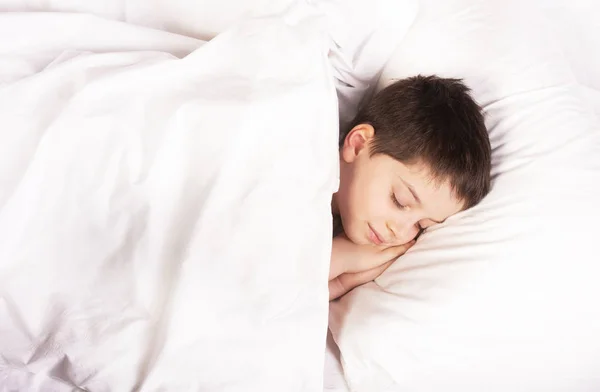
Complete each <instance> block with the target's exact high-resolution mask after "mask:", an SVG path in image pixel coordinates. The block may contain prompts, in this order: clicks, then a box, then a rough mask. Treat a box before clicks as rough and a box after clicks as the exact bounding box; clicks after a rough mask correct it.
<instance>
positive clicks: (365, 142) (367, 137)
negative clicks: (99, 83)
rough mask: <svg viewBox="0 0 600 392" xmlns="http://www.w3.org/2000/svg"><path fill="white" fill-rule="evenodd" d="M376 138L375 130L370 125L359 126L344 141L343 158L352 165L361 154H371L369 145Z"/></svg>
mask: <svg viewBox="0 0 600 392" xmlns="http://www.w3.org/2000/svg"><path fill="white" fill-rule="evenodd" d="M374 136H375V128H373V126H372V125H370V124H358V125H357V126H355V127H354V128H352V130H350V132H348V134H347V135H346V138H345V139H344V145H343V146H342V151H341V154H340V156H341V158H342V159H343V160H344V162H346V163H352V162H354V160H355V159H356V158H357V157H358V156H359V155H360V154H361V153H368V152H369V145H370V143H371V141H372V139H373V137H374Z"/></svg>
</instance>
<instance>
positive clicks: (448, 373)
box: [330, 0, 600, 392]
mask: <svg viewBox="0 0 600 392" xmlns="http://www.w3.org/2000/svg"><path fill="white" fill-rule="evenodd" d="M599 12H600V7H599V6H598V3H597V2H567V3H564V2H561V4H558V3H557V2H547V1H545V0H540V1H533V2H521V1H516V0H514V1H483V0H482V1H472V0H452V1H444V2H439V1H435V0H424V1H422V2H421V5H420V13H419V16H418V18H417V20H416V21H415V23H414V25H413V27H412V28H411V30H410V31H409V32H408V33H407V36H406V37H405V40H404V41H403V42H402V43H401V45H400V46H399V48H398V50H397V52H396V53H395V54H394V57H393V59H392V60H391V61H390V63H389V64H388V66H387V67H386V69H385V70H384V72H383V75H382V82H381V84H382V85H384V84H387V83H389V82H390V80H391V79H393V78H401V77H405V76H409V75H414V74H417V73H421V74H431V73H437V74H439V75H441V76H447V77H461V78H464V79H465V81H466V83H467V84H468V85H470V86H471V87H472V88H473V91H474V94H475V97H476V98H477V99H478V101H479V102H480V103H481V104H482V105H483V106H484V108H485V110H486V112H487V125H488V126H489V129H490V137H491V142H492V147H493V174H494V181H493V189H492V192H491V194H490V195H489V197H487V198H486V199H485V200H484V201H483V202H482V203H481V205H479V206H478V207H476V208H474V209H472V210H470V211H467V212H465V213H462V214H460V215H459V216H456V217H454V218H452V219H450V220H448V222H447V223H445V224H443V225H440V226H439V227H436V228H434V229H432V230H430V231H429V232H428V233H426V235H424V236H423V237H422V238H421V239H420V240H419V242H418V243H417V245H416V246H415V247H414V248H413V249H411V251H410V252H409V253H408V254H407V255H405V256H404V257H402V258H400V259H399V260H398V261H397V262H396V263H395V264H394V265H393V266H392V267H391V268H390V269H389V270H388V271H387V272H386V273H385V274H384V275H382V276H381V277H380V278H379V279H378V280H377V281H376V283H371V284H367V285H364V286H362V287H360V288H358V289H356V290H354V291H353V292H351V293H350V294H349V295H347V296H345V297H344V298H342V299H341V300H340V301H339V302H336V303H333V304H332V305H331V306H330V311H331V315H330V328H331V330H332V332H333V335H334V338H335V340H336V342H337V343H338V345H339V346H340V350H341V356H342V362H343V365H344V371H345V374H346V376H347V379H348V382H349V384H350V387H351V390H352V391H356V392H362V391H365V392H371V391H398V392H407V391H410V392H419V391H423V392H430V391H452V392H454V391H460V392H480V391H490V392H492V391H498V392H505V391H527V392H533V391H540V392H541V391H544V392H548V391H557V392H558V391H560V392H563V391H570V392H571V391H573V392H579V391H581V392H584V391H586V392H587V391H590V392H591V391H597V390H600V372H599V369H600V368H599V364H600V306H598V299H599V298H600V285H599V284H598V276H600V256H599V253H598V246H597V244H598V233H599V232H600V228H599V227H598V222H599V220H600V203H599V200H600V141H599V137H600V120H599V118H600V117H599V116H598V113H599V112H598V108H599V107H600V106H599V105H598V102H599V100H598V91H597V90H595V89H598V88H599V86H600V83H599V82H600V71H599V70H600V57H598V50H597V48H598V47H600V25H599V24H598V21H597V15H598V13H599ZM594 107H595V110H596V111H594Z"/></svg>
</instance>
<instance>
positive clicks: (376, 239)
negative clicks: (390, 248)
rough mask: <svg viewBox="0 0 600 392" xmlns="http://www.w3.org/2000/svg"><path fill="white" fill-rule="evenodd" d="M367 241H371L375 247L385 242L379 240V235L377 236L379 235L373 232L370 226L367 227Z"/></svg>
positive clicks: (381, 239)
mask: <svg viewBox="0 0 600 392" xmlns="http://www.w3.org/2000/svg"><path fill="white" fill-rule="evenodd" d="M369 240H371V242H372V243H373V244H375V245H381V244H383V243H384V242H385V240H384V239H383V238H381V235H379V233H378V232H377V231H375V229H373V228H372V227H371V225H369Z"/></svg>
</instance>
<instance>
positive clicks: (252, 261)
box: [0, 0, 600, 392]
mask: <svg viewBox="0 0 600 392" xmlns="http://www.w3.org/2000/svg"><path fill="white" fill-rule="evenodd" d="M598 11H600V10H599V9H598V5H597V4H596V3H595V2H593V1H591V0H590V1H582V2H577V3H573V4H565V3H562V2H546V1H542V0H539V1H533V0H532V1H530V2H524V3H523V2H518V1H509V2H505V1H502V2H500V1H470V0H469V1H468V0H452V1H447V2H444V4H441V3H439V2H436V1H434V0H421V1H416V0H414V1H413V0H402V1H397V0H395V1H393V0H378V1H376V2H367V1H362V0H352V1H348V0H344V1H338V0H315V1H299V0H294V1H292V0H277V1H259V0H257V1H252V2H249V1H243V2H242V1H233V0H232V1H229V2H216V1H212V0H202V1H191V0H177V1H167V0H153V1H151V2H149V1H146V0H132V1H123V0H110V1H104V2H72V1H64V0H53V1H36V0H0V35H1V36H3V37H11V39H10V40H9V39H6V40H2V41H1V42H0V140H1V143H0V238H1V239H2V240H1V241H0V386H1V387H2V388H0V389H3V390H23V391H25V390H27V391H75V390H86V391H94V392H95V391H113V390H123V391H126V390H127V391H129V390H131V391H134V390H135V391H158V390H178V391H179V390H181V391H187V390H190V391H192V390H194V391H219V392H237V391H243V392H246V391H261V392H264V391H317V392H319V391H321V390H323V391H331V392H348V391H353V392H379V391H382V392H405V391H411V392H413V391H414V392H417V391H423V392H428V391H432V390H440V389H443V390H447V391H461V392H479V391H481V390H488V391H495V390H498V391H506V390H519V388H525V389H523V390H527V391H542V390H543V391H557V392H562V391H564V390H569V391H576V392H587V391H593V390H597V389H598V388H600V376H599V373H598V372H597V369H598V367H597V364H598V363H600V338H599V336H600V309H598V307H597V306H596V299H597V298H599V297H600V289H599V288H598V285H597V284H596V283H595V280H596V277H597V276H598V273H600V270H599V268H600V267H599V266H598V263H597V256H596V252H595V247H594V244H595V237H596V236H597V233H598V227H597V224H596V223H595V222H596V221H597V220H598V219H600V207H599V206H598V203H597V202H596V201H597V200H598V198H600V187H598V185H597V184H598V183H600V161H599V159H600V136H599V130H600V120H599V118H600V92H599V91H600V73H598V70H599V69H600V57H599V54H598V52H597V50H595V48H596V47H597V46H598V44H599V42H597V40H598V37H600V25H599V24H598V22H597V20H595V17H594V15H597V12H598ZM423 47H425V48H429V50H427V51H423V50H422V48H423ZM421 72H422V73H437V74H440V75H446V76H451V77H464V78H465V81H466V83H467V84H468V85H469V86H471V87H472V89H473V94H474V96H475V97H476V99H477V100H478V102H480V103H481V105H482V106H483V107H484V109H485V110H486V112H487V116H488V117H487V125H488V127H489V129H490V138H491V141H492V147H493V148H494V161H493V175H494V188H493V190H492V193H491V195H490V197H489V198H487V199H486V200H485V201H484V202H483V203H482V205H481V206H478V207H477V208H475V209H474V210H472V211H467V212H465V213H464V214H460V215H459V216H457V217H455V218H453V219H450V220H449V222H447V223H445V224H443V225H440V226H439V227H436V228H434V229H433V230H431V231H429V232H428V233H426V235H424V236H423V238H422V240H419V243H418V244H417V245H416V246H415V247H414V249H412V250H411V251H410V252H409V253H408V254H407V255H405V256H403V258H402V260H400V261H401V262H400V261H399V262H398V263H395V264H394V265H393V266H392V268H390V269H389V270H388V271H386V273H385V274H384V275H382V276H381V277H380V278H379V279H377V280H376V281H375V282H371V283H369V284H366V285H364V286H361V287H359V288H357V289H355V290H353V291H352V292H351V293H349V294H348V295H346V296H344V297H343V298H342V299H340V300H338V301H335V302H333V303H331V304H329V303H328V302H327V296H328V293H327V275H328V267H329V265H328V263H329V255H330V246H331V241H330V236H331V216H330V201H331V194H332V193H333V192H335V191H336V189H337V186H338V156H337V134H338V130H339V127H340V126H344V124H345V123H346V122H347V121H349V120H350V119H351V117H352V115H353V113H354V112H355V111H356V108H357V107H358V105H360V102H361V101H362V100H363V99H364V97H365V96H368V95H369V94H371V93H372V92H373V91H374V90H375V89H376V88H380V87H382V86H384V85H385V84H387V83H389V82H390V81H392V80H394V79H397V78H400V77H404V76H409V75H413V74H415V73H421ZM282 124H285V126H282ZM299 134H301V135H302V137H298V135H299ZM528 176H529V177H528ZM557 176H559V177H560V179H561V181H560V182H557V181H556V177H557ZM572 189H577V190H578V191H577V192H572V191H571V190H572ZM562 203H565V204H567V205H568V206H569V208H568V209H566V208H564V209H558V210H557V209H556V207H555V206H556V205H561V204H562ZM550 211H552V214H550V213H549V212H550ZM290 222H292V223H290ZM561 227H569V228H571V229H570V230H568V231H565V230H561V229H560V228H561ZM548 243H552V245H553V246H552V247H551V248H550V249H549V248H548V247H547V244H548ZM540 277H541V278H540ZM507 286H509V287H511V290H509V291H507V290H505V288H506V287H507ZM557 287H560V290H558V289H556V288H557ZM557 315H560V317H559V316H557Z"/></svg>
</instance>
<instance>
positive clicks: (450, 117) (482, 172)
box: [340, 75, 491, 209]
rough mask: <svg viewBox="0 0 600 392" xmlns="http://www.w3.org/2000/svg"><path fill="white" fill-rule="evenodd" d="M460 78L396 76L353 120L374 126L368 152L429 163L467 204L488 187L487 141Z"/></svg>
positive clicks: (473, 202) (434, 173)
mask: <svg viewBox="0 0 600 392" xmlns="http://www.w3.org/2000/svg"><path fill="white" fill-rule="evenodd" d="M469 92H470V90H469V88H468V87H467V86H465V85H464V84H463V83H462V80H460V79H444V78H440V77H437V76H421V75H419V76H414V77H410V78H407V79H402V80H399V81H397V82H395V83H393V84H391V85H390V86H388V87H386V88H385V89H383V90H382V91H380V92H379V93H377V94H376V95H375V96H374V97H373V99H371V100H370V102H368V103H367V104H366V105H364V106H363V107H362V108H361V109H360V111H359V112H358V114H357V116H356V117H355V118H354V121H353V122H352V124H351V127H350V128H349V129H348V130H347V131H346V132H345V133H342V134H341V135H340V143H341V144H343V142H344V139H345V137H346V135H347V134H348V132H349V131H350V130H351V129H352V128H354V127H355V126H356V125H358V124H370V125H372V126H373V128H374V129H375V136H374V139H373V144H372V145H371V155H376V154H386V155H389V156H391V157H392V158H394V159H396V160H398V161H401V162H404V163H415V162H422V163H425V164H426V165H428V166H429V168H430V170H431V174H432V176H433V179H434V180H436V181H449V183H450V186H451V187H452V190H453V191H454V193H455V195H456V196H457V197H458V198H459V199H460V200H462V201H463V202H464V203H465V206H464V208H465V209H467V208H470V207H472V206H474V205H476V204H477V203H479V202H480V201H481V199H483V198H484V197H485V195H487V193H488V192H489V190H490V170H491V147H490V141H489V137H488V133H487V129H486V127H485V123H484V119H483V114H482V110H481V108H480V107H479V105H477V103H476V102H475V101H474V100H473V98H472V97H471V96H470V95H469Z"/></svg>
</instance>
